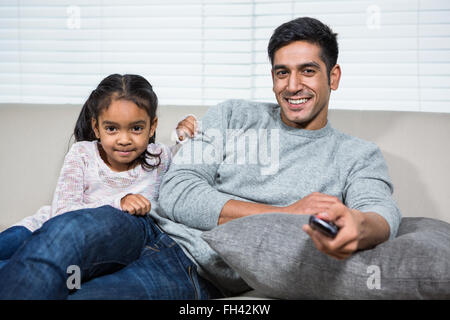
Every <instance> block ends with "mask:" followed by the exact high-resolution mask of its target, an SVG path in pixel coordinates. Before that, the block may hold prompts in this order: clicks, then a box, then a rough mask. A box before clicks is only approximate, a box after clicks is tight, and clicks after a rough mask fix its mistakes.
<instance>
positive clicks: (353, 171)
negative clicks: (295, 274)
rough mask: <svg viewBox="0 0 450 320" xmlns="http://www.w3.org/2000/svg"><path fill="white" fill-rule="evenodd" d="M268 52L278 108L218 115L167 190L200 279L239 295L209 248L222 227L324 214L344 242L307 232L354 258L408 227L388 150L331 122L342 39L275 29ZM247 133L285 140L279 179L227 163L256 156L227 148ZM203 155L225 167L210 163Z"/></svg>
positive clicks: (165, 199) (167, 210) (302, 23)
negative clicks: (268, 217) (210, 237)
mask: <svg viewBox="0 0 450 320" xmlns="http://www.w3.org/2000/svg"><path fill="white" fill-rule="evenodd" d="M268 53H269V58H270V61H271V63H272V80H273V91H274V93H275V96H276V99H277V102H278V104H270V103H254V102H248V101H242V100H232V101H226V102H224V103H222V104H220V105H218V106H216V107H212V108H211V109H210V110H209V111H208V112H207V114H206V115H205V116H204V118H203V119H202V123H201V124H202V128H201V133H200V134H199V135H198V136H197V137H196V138H194V139H193V141H192V142H191V145H189V144H188V145H185V146H184V147H183V148H182V149H181V151H182V152H181V153H180V154H179V155H177V157H176V158H175V159H174V163H173V164H172V167H171V169H170V170H169V172H168V173H167V175H166V176H165V178H164V180H163V182H162V185H161V189H160V206H161V208H162V210H160V212H159V214H160V215H161V216H162V217H161V218H159V219H158V224H159V225H160V226H161V227H162V228H163V229H164V230H166V231H167V232H168V233H169V234H171V235H172V236H173V237H174V238H175V239H178V242H179V243H180V244H181V245H182V246H183V248H184V249H185V251H186V252H188V254H189V255H190V256H191V258H192V259H193V260H194V261H196V262H197V264H198V265H199V266H200V271H201V273H200V274H201V275H204V276H205V277H207V278H209V279H211V280H213V282H215V283H216V284H218V285H219V286H220V287H221V288H227V289H230V290H233V288H238V287H239V278H238V277H237V275H234V276H235V278H233V277H232V276H231V275H230V274H232V273H231V271H230V270H229V269H228V267H227V266H226V265H224V263H223V261H222V260H221V258H220V257H219V256H217V254H215V253H214V252H213V251H212V250H211V249H209V248H208V246H207V245H206V243H204V242H202V240H201V239H200V235H201V232H202V231H203V230H209V229H212V228H214V227H215V226H216V225H217V224H222V223H226V222H227V221H230V220H233V219H237V218H240V217H244V216H248V215H254V214H261V213H269V212H283V213H291V214H308V215H310V214H319V217H321V218H323V219H324V220H329V221H333V222H335V224H336V225H337V226H338V227H340V231H339V233H338V235H337V237H336V238H335V239H330V238H328V237H326V236H324V235H322V234H321V233H320V232H318V231H316V230H312V229H311V228H310V227H309V226H308V225H305V226H304V227H303V230H304V231H305V232H307V233H308V234H309V236H310V237H311V239H312V240H313V242H314V244H315V245H316V247H317V248H318V249H319V250H320V251H322V252H324V253H326V254H328V255H330V256H332V257H335V258H337V259H345V258H348V257H349V256H350V255H351V254H352V253H353V252H355V251H356V250H359V249H367V248H371V247H374V246H376V245H377V244H379V243H381V242H383V241H386V240H387V239H389V237H394V236H395V234H396V232H397V228H398V225H399V222H400V212H399V210H398V208H397V206H396V204H395V203H394V201H393V200H392V198H391V194H392V185H391V182H390V179H389V176H388V171H387V167H386V164H385V162H384V159H383V156H382V154H381V152H380V150H379V149H378V148H377V147H376V146H375V145H374V144H372V143H369V142H365V141H362V140H360V139H357V138H353V137H350V136H348V135H345V134H342V133H340V132H338V131H336V130H335V129H333V128H332V127H331V125H330V124H329V123H328V121H327V113H328V103H329V99H330V94H331V91H332V90H336V89H337V88H338V85H339V80H340V76H341V68H340V66H339V65H338V64H337V63H336V62H337V56H338V44H337V41H336V34H334V33H333V32H332V31H331V30H330V29H329V28H328V27H327V26H325V25H323V24H322V23H321V22H320V21H318V20H315V19H312V18H299V19H295V20H293V21H290V22H288V23H285V24H283V25H281V26H280V27H278V28H277V29H276V30H275V32H274V34H273V35H272V37H271V39H270V42H269V47H268ZM214 130H215V131H214ZM239 130H241V134H245V132H248V131H251V130H254V131H258V132H260V131H261V130H266V131H270V132H273V133H276V132H278V133H279V139H278V140H277V141H279V146H278V148H279V151H278V152H279V155H280V161H279V164H278V165H277V172H274V173H273V174H271V175H269V174H262V173H261V170H258V168H259V167H261V165H259V166H258V165H255V164H254V163H253V164H252V163H248V164H246V165H239V164H237V163H238V161H235V164H234V165H233V161H231V162H230V161H228V159H229V158H233V156H235V153H241V155H242V153H245V152H247V151H248V150H246V149H245V148H241V150H238V151H236V152H233V151H234V150H230V149H233V148H229V146H228V145H227V144H230V143H231V142H232V141H233V139H234V138H233V132H234V133H235V134H234V136H239V135H240V133H239ZM276 130H278V131H276ZM215 132H216V133H217V132H220V133H222V134H215ZM236 132H237V133H236ZM211 136H213V137H211ZM230 136H231V138H230ZM272 136H274V135H272ZM261 142H262V141H261V140H259V143H260V144H261ZM249 147H250V146H249ZM208 149H209V150H214V152H211V151H206V152H205V150H208ZM195 150H203V156H204V155H205V154H206V155H207V157H206V158H208V157H209V154H216V155H217V154H219V155H222V158H221V159H218V161H203V163H201V162H199V161H196V160H195V159H196V158H198V154H197V155H195V152H196V151H195ZM224 150H225V151H224ZM272 151H275V150H272ZM183 152H187V154H188V156H187V157H185V158H186V159H187V160H189V159H188V158H189V155H190V154H192V155H193V156H191V160H192V159H194V160H192V161H193V162H194V163H193V164H190V163H187V164H183V163H184V162H186V161H182V159H181V157H182V156H183ZM197 153H198V152H197ZM250 153H251V152H250ZM237 156H238V157H239V155H237ZM244 156H245V154H244ZM219 158H220V156H219ZM187 162H189V161H187ZM174 222H175V223H174Z"/></svg>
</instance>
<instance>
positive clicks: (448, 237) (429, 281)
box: [202, 213, 450, 299]
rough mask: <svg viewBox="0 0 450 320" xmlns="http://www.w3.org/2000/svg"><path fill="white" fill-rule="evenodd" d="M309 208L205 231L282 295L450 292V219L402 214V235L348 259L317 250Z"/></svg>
mask: <svg viewBox="0 0 450 320" xmlns="http://www.w3.org/2000/svg"><path fill="white" fill-rule="evenodd" d="M307 221H308V216H304V215H291V214H282V213H270V214H261V215H254V216H249V217H245V218H241V219H235V220H233V221H230V222H228V223H226V224H223V225H220V226H218V227H216V228H214V229H212V230H210V231H207V232H204V233H203V235H202V237H203V239H204V240H205V241H207V242H208V244H209V245H210V246H211V247H212V248H213V249H214V250H215V251H217V252H218V253H219V254H220V255H221V256H222V257H223V259H224V260H225V262H226V263H228V264H229V265H230V266H231V267H232V268H233V269H234V270H236V271H237V272H238V273H239V274H240V275H241V277H242V278H243V279H244V280H245V281H246V282H247V283H248V284H249V285H250V286H251V287H252V288H254V289H255V290H257V291H258V292H259V293H261V294H263V295H265V296H268V297H273V298H281V299H449V298H450V224H448V223H446V222H443V221H439V220H434V219H429V218H403V219H402V223H401V225H400V228H399V231H398V235H397V238H396V239H393V240H389V241H387V242H384V243H382V244H380V245H378V246H377V247H375V248H373V249H370V250H364V251H359V252H356V253H355V254H354V255H353V256H352V257H350V258H348V259H346V260H336V259H333V258H331V257H329V256H327V255H325V254H323V253H321V252H320V251H318V250H317V249H316V248H315V246H314V244H313V242H312V240H311V239H310V238H309V236H308V235H307V234H306V233H305V232H304V231H303V230H302V225H303V224H306V223H307Z"/></svg>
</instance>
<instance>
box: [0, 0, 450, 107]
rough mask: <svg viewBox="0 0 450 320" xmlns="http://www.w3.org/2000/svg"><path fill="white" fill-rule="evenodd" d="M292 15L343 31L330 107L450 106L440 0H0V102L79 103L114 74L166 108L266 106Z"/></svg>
mask: <svg viewBox="0 0 450 320" xmlns="http://www.w3.org/2000/svg"><path fill="white" fill-rule="evenodd" d="M299 16H311V17H315V18H318V19H320V20H321V21H323V22H324V23H326V24H328V25H329V26H330V27H332V28H333V30H334V31H335V32H337V33H338V34H339V36H338V39H339V45H340V56H339V60H338V62H339V63H340V65H341V67H342V71H343V75H342V78H341V83H340V88H339V89H338V90H337V91H335V92H333V93H332V98H331V102H330V108H342V109H372V110H374V109H375V110H408V111H431V112H450V103H449V102H450V2H449V1H447V0H390V1H389V0H373V1H363V0H353V1H352V0H348V1H332V0H316V1H311V0H310V1H268V0H231V1H224V0H129V1H126V0H108V1H106V0H89V1H88V0H70V1H68V0H40V1H31V0H2V1H1V2H0V102H2V103H8V102H17V103H49V104H52V103H58V104H64V103H75V104H81V103H83V102H84V101H85V100H86V98H87V96H88V95H89V93H90V91H91V90H93V89H94V88H95V86H96V85H97V84H98V83H99V82H100V81H101V79H103V78H104V77H105V76H107V75H109V74H111V73H122V74H123V73H136V74H141V75H143V76H144V77H146V78H147V79H148V80H149V81H150V82H151V83H152V85H153V86H154V89H155V92H156V93H157V95H158V97H159V100H160V104H161V105H179V106H188V105H213V104H215V103H218V102H220V101H223V100H225V99H228V98H242V99H253V100H258V101H272V102H273V101H275V99H274V95H273V92H272V81H271V76H270V64H269V60H268V57H267V43H268V40H269V38H270V36H271V34H272V32H273V30H274V28H275V27H277V26H278V25H280V24H281V23H283V22H286V21H289V20H291V19H293V18H295V17H299Z"/></svg>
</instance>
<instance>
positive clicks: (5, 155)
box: [0, 104, 450, 298]
mask: <svg viewBox="0 0 450 320" xmlns="http://www.w3.org/2000/svg"><path fill="white" fill-rule="evenodd" d="M80 108H81V106H80V105H37V104H36V105H34V104H29V105H25V104H0V136H1V137H2V152H1V156H0V177H1V183H0V195H1V203H2V211H1V216H0V231H1V230H4V229H6V228H7V227H9V226H10V225H11V224H13V223H15V222H17V221H19V220H20V219H22V218H23V217H25V216H27V215H31V214H33V213H34V212H35V211H36V210H37V209H38V208H39V207H40V206H42V205H45V204H49V203H50V202H51V198H52V194H53V191H54V187H55V184H56V180H57V177H58V174H59V170H60V168H61V165H62V161H63V159H64V155H65V153H66V152H67V151H68V148H69V146H70V142H71V141H72V140H71V139H70V138H71V134H72V130H73V127H74V124H75V121H76V119H77V116H78V113H79V111H80ZM206 110H207V107H191V106H189V107H178V106H177V107H175V106H160V107H159V112H158V114H159V126H158V129H157V134H156V140H157V141H160V142H163V143H166V144H171V143H172V142H171V141H170V133H171V130H172V129H173V128H174V126H175V125H176V123H177V121H179V120H180V119H182V118H183V116H184V115H186V114H188V113H192V114H195V115H197V116H199V117H201V116H202V115H203V114H204V113H205V112H206ZM329 119H330V121H331V124H332V125H333V126H334V127H335V128H337V129H339V130H341V131H343V132H346V133H348V134H351V135H354V136H357V137H360V138H363V139H366V140H370V141H373V142H375V143H377V144H378V146H380V148H381V150H382V152H383V154H384V156H385V159H386V161H387V163H388V166H389V171H390V174H391V177H392V180H393V183H394V188H395V189H394V198H395V199H396V201H397V202H398V205H399V207H400V210H401V212H402V214H403V216H405V217H429V218H435V219H440V220H443V221H446V222H450V187H449V184H450V170H449V165H450V147H449V146H450V143H449V141H450V113H449V114H444V113H424V112H391V111H356V110H333V109H332V110H330V112H329ZM252 296H254V294H250V295H244V297H245V298H251V297H252ZM256 296H257V294H256Z"/></svg>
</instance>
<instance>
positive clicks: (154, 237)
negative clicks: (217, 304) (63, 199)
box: [0, 206, 222, 299]
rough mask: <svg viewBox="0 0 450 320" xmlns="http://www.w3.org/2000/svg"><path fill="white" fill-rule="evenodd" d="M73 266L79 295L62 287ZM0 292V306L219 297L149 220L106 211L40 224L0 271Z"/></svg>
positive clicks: (89, 211) (74, 214) (75, 214)
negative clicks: (5, 303)
mask: <svg viewBox="0 0 450 320" xmlns="http://www.w3.org/2000/svg"><path fill="white" fill-rule="evenodd" d="M73 266H75V267H76V268H78V270H79V274H80V283H81V288H80V289H73V287H71V286H70V285H69V277H73V276H74V274H75V273H73V272H72V270H74V269H72V268H73ZM0 284H1V286H0V299H211V298H218V297H222V295H221V293H220V292H219V291H218V290H217V289H216V288H215V287H214V286H213V285H212V284H211V283H210V282H208V281H207V280H206V279H203V278H201V277H200V276H199V275H198V274H197V270H196V266H195V264H194V263H193V262H192V261H191V260H190V259H189V258H188V257H187V256H186V255H185V254H184V252H183V250H182V249H181V247H180V246H179V245H178V244H177V243H176V242H175V241H174V240H173V239H171V238H170V237H169V236H168V235H167V234H165V233H164V232H162V231H161V230H160V229H159V228H158V226H157V225H156V224H155V223H154V221H153V219H151V217H149V216H145V217H140V216H133V215H130V214H128V213H125V212H123V211H120V210H117V209H114V208H112V207H110V206H103V207H100V208H96V209H83V210H77V211H73V212H68V213H65V214H62V215H60V216H57V217H55V218H53V219H50V220H49V221H47V222H46V223H44V225H43V226H42V227H41V228H40V229H39V230H36V231H35V232H34V233H33V235H32V237H31V238H30V239H29V241H28V242H27V243H26V244H25V245H24V246H22V247H21V248H20V249H19V250H18V251H17V252H16V254H15V255H14V256H13V257H12V258H11V259H9V261H8V263H7V264H6V265H5V266H4V267H3V268H1V269H0Z"/></svg>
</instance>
